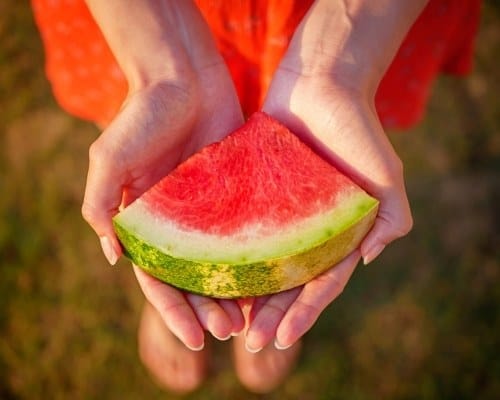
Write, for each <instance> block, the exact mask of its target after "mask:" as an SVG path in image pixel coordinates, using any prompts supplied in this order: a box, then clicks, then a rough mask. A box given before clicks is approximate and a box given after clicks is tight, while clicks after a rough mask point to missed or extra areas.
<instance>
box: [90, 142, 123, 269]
mask: <svg viewBox="0 0 500 400" xmlns="http://www.w3.org/2000/svg"><path fill="white" fill-rule="evenodd" d="M108 153H109V152H108V151H107V150H106V149H105V148H104V146H103V144H102V141H99V140H97V141H96V142H94V144H93V145H92V146H91V147H90V150H89V169H88V174H87V183H86V186H85V195H84V199H83V205H82V215H83V218H84V219H85V220H86V221H87V222H88V223H89V225H90V226H91V227H92V229H94V231H95V232H96V233H97V235H98V236H99V239H100V242H101V246H102V250H103V252H104V255H105V256H106V258H107V260H108V261H109V263H110V264H112V265H113V264H115V263H116V261H117V260H118V258H119V257H120V255H121V252H122V250H121V246H120V244H119V242H118V239H117V238H116V235H115V232H114V229H113V224H112V217H113V216H114V215H115V214H116V213H117V212H118V208H119V206H120V203H121V199H122V187H121V186H120V185H119V184H118V182H120V179H119V177H117V176H116V168H113V167H112V164H113V163H112V161H111V158H110V155H109V154H108Z"/></svg>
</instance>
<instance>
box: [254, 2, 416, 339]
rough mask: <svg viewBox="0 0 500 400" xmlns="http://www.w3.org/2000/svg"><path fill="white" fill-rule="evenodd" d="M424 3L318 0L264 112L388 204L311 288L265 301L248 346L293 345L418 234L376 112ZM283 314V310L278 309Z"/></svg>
mask: <svg viewBox="0 0 500 400" xmlns="http://www.w3.org/2000/svg"><path fill="white" fill-rule="evenodd" d="M424 5H425V1H413V0H412V1H410V0H408V1H402V0H385V1H362V0H350V1H348V0H345V1H328V0H318V1H316V2H315V3H314V5H313V7H312V8H311V10H310V11H309V13H308V14H307V15H306V17H305V18H304V20H303V22H302V23H301V25H300V26H299V28H298V30H297V32H296V33H295V35H294V37H293V39H292V42H291V44H290V47H289V49H288V51H287V53H286V54H285V56H284V58H283V60H282V62H281V65H280V66H279V68H278V70H277V72H276V74H275V76H274V78H273V82H272V84H271V87H270V90H269V93H268V96H267V99H266V102H265V105H264V109H265V110H266V111H267V112H268V113H270V114H271V115H274V116H275V117H277V118H278V119H279V120H281V121H282V122H284V123H285V124H286V125H288V126H289V127H290V128H291V129H292V130H293V131H294V132H298V133H299V134H300V135H301V136H302V138H303V139H304V140H305V141H306V142H308V143H309V144H311V145H312V146H313V147H314V148H315V149H316V150H317V151H318V152H320V153H321V154H322V155H323V156H325V157H326V158H328V159H330V160H331V161H332V162H333V163H334V164H336V165H338V166H340V167H341V168H342V169H343V170H344V171H345V172H347V174H348V175H350V176H351V177H352V178H353V179H354V180H356V181H357V182H358V183H359V184H360V186H361V187H363V188H364V189H365V190H367V191H368V192H369V193H371V194H372V195H373V196H374V197H376V198H378V199H379V200H380V209H379V214H378V217H377V219H376V222H375V225H374V227H373V229H372V230H371V232H370V233H369V234H368V235H367V237H366V238H365V239H364V241H363V242H362V244H361V246H360V248H359V249H358V250H357V251H355V252H353V253H352V254H351V255H350V256H349V257H347V258H346V259H345V260H344V261H342V262H341V263H340V264H339V265H337V266H335V268H332V269H331V270H330V271H328V272H326V273H325V274H323V275H322V276H320V277H318V278H316V279H314V280H312V281H311V282H309V283H307V284H306V285H304V287H302V288H298V289H294V290H292V291H289V292H285V293H281V294H277V295H274V296H270V297H267V298H261V299H257V301H256V303H255V304H254V309H253V320H252V323H251V325H250V328H249V330H248V332H247V344H248V346H249V347H251V348H260V347H263V346H264V345H265V344H267V343H268V342H269V341H270V340H272V338H273V337H275V338H276V341H277V343H278V345H279V346H280V347H287V346H290V345H292V344H293V343H294V342H295V341H296V340H298V339H299V338H300V337H301V336H302V335H303V334H304V333H305V332H306V331H307V330H309V329H310V328H311V326H312V325H313V324H314V322H315V321H316V319H317V318H318V317H319V315H320V314H321V312H322V311H323V310H324V308H325V307H326V306H327V305H328V304H329V303H331V302H332V301H333V300H334V299H335V298H336V297H337V296H338V295H339V294H340V293H341V292H342V290H343V289H344V287H345V285H346V284H347V282H348V280H349V278H350V276H351V274H352V273H353V271H354V268H355V266H356V264H357V263H358V262H359V260H360V259H361V258H363V260H364V262H365V264H367V263H369V262H371V261H372V260H373V259H374V258H376V257H377V256H378V255H379V254H380V252H381V251H382V250H383V249H384V247H385V246H386V245H387V244H389V243H390V242H392V241H393V240H395V239H397V238H399V237H401V236H404V235H405V234H406V233H408V231H409V230H410V229H411V226H412V218H411V212H410V208H409V204H408V199H407V197H406V191H405V186H404V178H403V168H402V164H401V161H400V159H399V158H398V156H397V154H396V153H395V151H394V149H393V148H392V146H391V144H390V142H389V140H388V139H387V137H386V135H385V133H384V130H383V128H382V126H381V124H380V122H379V120H378V117H377V115H376V111H375V105H374V97H375V92H376V89H377V86H378V84H379V82H380V80H381V79H382V77H383V75H384V72H385V70H386V69H387V67H388V66H389V64H390V63H391V61H392V59H393V57H394V55H395V53H396V51H397V49H398V47H399V45H400V43H401V41H402V40H403V38H404V36H405V34H406V32H407V31H408V29H409V28H410V26H411V25H412V23H413V21H414V20H415V19H416V18H417V16H418V15H419V13H420V11H421V10H422V9H423V7H424ZM277 310H278V311H277Z"/></svg>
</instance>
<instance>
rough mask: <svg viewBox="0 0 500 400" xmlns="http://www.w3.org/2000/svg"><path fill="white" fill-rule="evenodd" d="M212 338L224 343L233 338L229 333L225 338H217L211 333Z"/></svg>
mask: <svg viewBox="0 0 500 400" xmlns="http://www.w3.org/2000/svg"><path fill="white" fill-rule="evenodd" d="M212 336H213V337H214V338H216V339H217V340H220V341H221V342H225V341H226V340H229V339H231V338H232V337H233V334H232V333H230V334H229V335H227V336H224V337H219V336H217V335H216V334H215V333H212Z"/></svg>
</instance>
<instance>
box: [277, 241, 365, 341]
mask: <svg viewBox="0 0 500 400" xmlns="http://www.w3.org/2000/svg"><path fill="white" fill-rule="evenodd" d="M360 258H361V255H360V253H359V251H357V250H356V251H354V252H353V253H351V254H350V255H349V256H348V257H347V258H345V259H344V260H343V261H341V262H340V263H339V264H337V265H336V266H334V267H333V268H331V269H329V270H328V271H326V272H325V273H323V274H322V275H320V276H318V277H316V278H315V279H313V280H311V281H310V282H308V283H306V284H305V285H304V288H303V289H302V291H301V292H300V294H299V296H298V297H297V298H296V299H295V301H294V302H293V304H291V306H290V308H289V309H288V310H287V311H286V314H285V315H284V317H283V318H282V320H281V322H280V324H279V326H278V328H277V331H276V341H275V346H276V347H277V348H279V349H286V348H289V347H290V346H292V345H293V344H294V343H295V342H296V341H297V340H299V339H300V338H301V337H302V335H304V334H305V333H306V332H307V331H308V330H309V329H311V327H312V326H313V324H314V323H315V322H316V320H317V319H318V317H319V316H320V314H321V313H322V312H323V310H324V309H325V308H326V306H328V304H330V303H331V302H332V301H333V300H335V299H336V298H337V297H338V296H339V295H340V294H341V293H342V291H343V290H344V288H345V286H346V284H347V282H348V281H349V278H350V277H351V275H352V273H353V271H354V269H355V267H356V264H357V263H358V261H359V260H360Z"/></svg>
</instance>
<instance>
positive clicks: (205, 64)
mask: <svg viewBox="0 0 500 400" xmlns="http://www.w3.org/2000/svg"><path fill="white" fill-rule="evenodd" d="M87 3H88V5H89V8H90V10H91V12H92V14H93V16H94V18H95V20H96V21H97V23H98V25H99V26H100V28H101V30H102V32H103V34H104V36H105V38H106V40H107V42H108V44H109V46H110V48H111V50H112V51H113V53H114V55H115V57H116V59H117V61H118V63H119V65H120V67H121V68H122V70H123V71H124V74H125V76H126V78H127V80H128V83H129V94H128V97H127V100H126V101H125V103H124V104H123V106H122V109H121V111H120V113H119V114H118V115H117V116H116V118H115V119H114V120H113V121H112V122H111V124H110V125H109V126H108V127H106V129H105V130H104V132H103V133H102V134H101V135H100V136H99V138H98V139H97V140H96V141H95V142H94V143H93V144H92V146H91V148H90V151H89V170H88V176H87V184H86V188H85V197H84V202H83V206H82V214H83V216H84V218H85V219H86V220H87V222H88V223H89V224H90V225H91V226H92V228H93V229H94V230H95V231H96V233H97V235H98V236H99V238H100V241H101V244H102V247H103V251H104V254H105V255H106V257H107V258H108V260H109V261H110V263H111V264H114V263H115V262H116V261H117V259H118V257H119V256H120V255H121V247H120V244H119V242H118V240H117V238H116V235H115V233H114V230H113V226H112V222H111V219H112V217H113V216H114V215H115V214H116V213H117V212H118V209H119V208H120V207H121V206H122V205H126V204H128V203H130V202H131V201H133V200H134V199H135V198H137V197H138V196H140V195H141V194H142V193H143V192H144V191H146V190H147V189H148V188H149V187H151V186H152V185H153V184H154V183H156V182H157V181H158V180H159V179H160V178H161V177H163V176H164V175H166V174H167V173H168V172H169V171H170V170H171V169H172V168H174V167H175V166H176V165H177V164H178V163H179V162H180V161H181V160H183V159H184V158H186V157H188V156H189V155H190V154H192V153H193V152H195V151H196V150H197V149H199V148H200V147H202V146H204V145H205V144H208V143H210V142H212V141H215V140H217V139H220V137H217V136H216V135H224V134H225V133H229V132H230V131H232V130H233V129H234V128H236V127H237V126H239V125H241V123H242V120H243V117H242V115H241V111H240V108H239V104H238V100H237V96H236V93H235V90H234V88H233V85H232V83H231V80H230V78H229V74H228V72H227V70H226V67H225V65H224V63H223V61H222V58H221V57H220V55H219V54H218V53H217V51H216V48H215V45H214V43H213V41H212V38H211V35H210V32H209V30H208V27H207V26H206V24H205V22H204V21H203V18H202V17H201V15H200V14H199V12H198V10H197V8H196V7H195V6H194V4H193V3H192V2H191V1H159V0H141V1H139V0H131V1H125V0H107V1H101V0H88V1H87ZM213 115H217V120H215V119H214V118H213ZM136 276H137V279H138V281H139V284H140V286H141V288H142V290H143V292H144V294H145V295H146V297H147V298H148V300H149V301H150V302H151V303H152V305H153V306H154V307H155V308H156V309H157V310H158V311H159V313H160V315H161V316H162V317H163V319H164V320H165V322H166V324H167V326H168V327H169V328H170V330H171V331H172V332H173V333H174V334H176V335H177V336H178V337H179V338H180V339H181V340H182V341H183V342H184V343H185V344H186V345H187V346H188V347H190V348H199V347H200V346H201V345H202V344H203V337H204V332H203V331H204V330H205V329H206V330H209V331H210V332H212V333H213V334H214V336H217V337H226V336H227V335H229V334H230V333H231V332H234V331H239V330H241V328H242V324H243V319H242V316H241V313H239V308H238V307H237V305H236V303H231V302H227V301H226V302H222V301H215V300H211V299H204V298H201V297H200V296H194V295H185V294H184V293H182V292H180V291H178V290H176V289H174V288H171V287H169V286H168V285H165V284H163V283H161V282H159V281H157V280H156V279H154V278H151V277H150V276H148V275H147V274H145V273H144V272H142V271H141V270H139V269H137V268H136ZM236 310H238V312H236Z"/></svg>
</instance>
